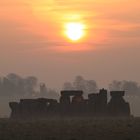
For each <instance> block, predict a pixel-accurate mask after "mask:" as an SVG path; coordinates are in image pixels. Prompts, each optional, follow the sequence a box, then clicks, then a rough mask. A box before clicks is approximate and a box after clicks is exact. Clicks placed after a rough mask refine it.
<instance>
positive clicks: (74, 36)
mask: <svg viewBox="0 0 140 140" xmlns="http://www.w3.org/2000/svg"><path fill="white" fill-rule="evenodd" d="M66 36H67V37H68V38H69V39H70V40H72V41H78V40H79V39H81V38H82V37H83V36H84V25H83V24H82V23H78V22H71V23H67V24H66Z"/></svg>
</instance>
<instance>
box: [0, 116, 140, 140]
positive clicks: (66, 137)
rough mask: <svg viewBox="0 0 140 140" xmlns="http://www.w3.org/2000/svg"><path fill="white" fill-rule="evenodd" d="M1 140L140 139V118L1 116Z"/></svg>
mask: <svg viewBox="0 0 140 140" xmlns="http://www.w3.org/2000/svg"><path fill="white" fill-rule="evenodd" d="M0 140H140V118H132V119H91V118H90V119H89V118H88V119H87V118H86V119H85V118H83V119H79V118H73V119H72V118H71V119H62V118H61V119H60V118H59V119H55V118H51V119H46V120H32V121H16V120H14V121H13V120H8V119H0Z"/></svg>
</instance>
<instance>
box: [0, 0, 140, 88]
mask: <svg viewBox="0 0 140 140" xmlns="http://www.w3.org/2000/svg"><path fill="white" fill-rule="evenodd" d="M139 9H140V2H139V1H138V0H106V1H104V0H98V1H97V0H67V1H66V0H20V1H19V0H5V1H0V76H4V75H7V74H8V73H11V72H12V73H17V74H19V75H23V76H26V75H35V76H36V77H38V78H39V80H40V81H43V82H46V83H47V86H49V87H51V88H56V89H61V87H62V85H63V83H64V82H65V81H72V80H73V79H74V77H75V76H77V75H82V76H83V77H85V79H94V80H96V81H97V83H98V85H99V86H100V87H103V86H104V87H107V85H108V84H109V83H110V82H111V81H112V80H132V81H137V82H139V83H140V76H139V75H140V61H139V60H140V55H139V54H140V18H139V17H140V11H139ZM72 22H76V23H81V24H83V25H84V31H83V32H84V36H83V37H82V38H81V39H80V40H78V41H76V42H73V41H71V40H70V39H69V38H68V37H67V36H66V34H65V33H64V32H65V26H66V24H67V23H72Z"/></svg>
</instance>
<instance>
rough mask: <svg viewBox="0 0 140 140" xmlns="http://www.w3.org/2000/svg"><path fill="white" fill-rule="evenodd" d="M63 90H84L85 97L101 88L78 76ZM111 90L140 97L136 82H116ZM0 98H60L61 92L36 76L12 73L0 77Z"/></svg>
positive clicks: (110, 87) (111, 84)
mask: <svg viewBox="0 0 140 140" xmlns="http://www.w3.org/2000/svg"><path fill="white" fill-rule="evenodd" d="M62 89H63V90H83V91H84V96H85V97H87V95H88V94H89V93H97V92H98V91H99V86H98V85H97V83H96V81H95V80H87V79H85V78H83V77H82V76H76V77H75V79H74V81H72V82H65V83H64V84H63V88H62ZM108 89H109V90H125V91H126V93H127V95H129V96H139V95H140V85H139V84H138V83H137V82H135V81H126V80H123V81H117V80H114V81H112V82H111V83H110V84H109V85H108ZM0 96H8V97H27V98H33V97H47V98H58V97H59V92H57V91H55V90H54V89H51V88H48V87H46V85H45V83H41V82H39V81H38V79H37V78H36V77H35V76H28V77H22V76H19V75H18V74H15V73H10V74H8V75H6V76H4V77H0Z"/></svg>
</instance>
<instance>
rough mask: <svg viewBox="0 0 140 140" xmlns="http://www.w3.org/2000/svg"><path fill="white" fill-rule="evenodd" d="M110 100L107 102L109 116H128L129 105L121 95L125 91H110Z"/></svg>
mask: <svg viewBox="0 0 140 140" xmlns="http://www.w3.org/2000/svg"><path fill="white" fill-rule="evenodd" d="M110 95H111V100H110V101H109V103H108V112H109V115H111V116H129V115H130V106H129V103H127V102H126V101H125V100H124V98H123V96H124V95H125V91H111V92H110Z"/></svg>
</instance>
